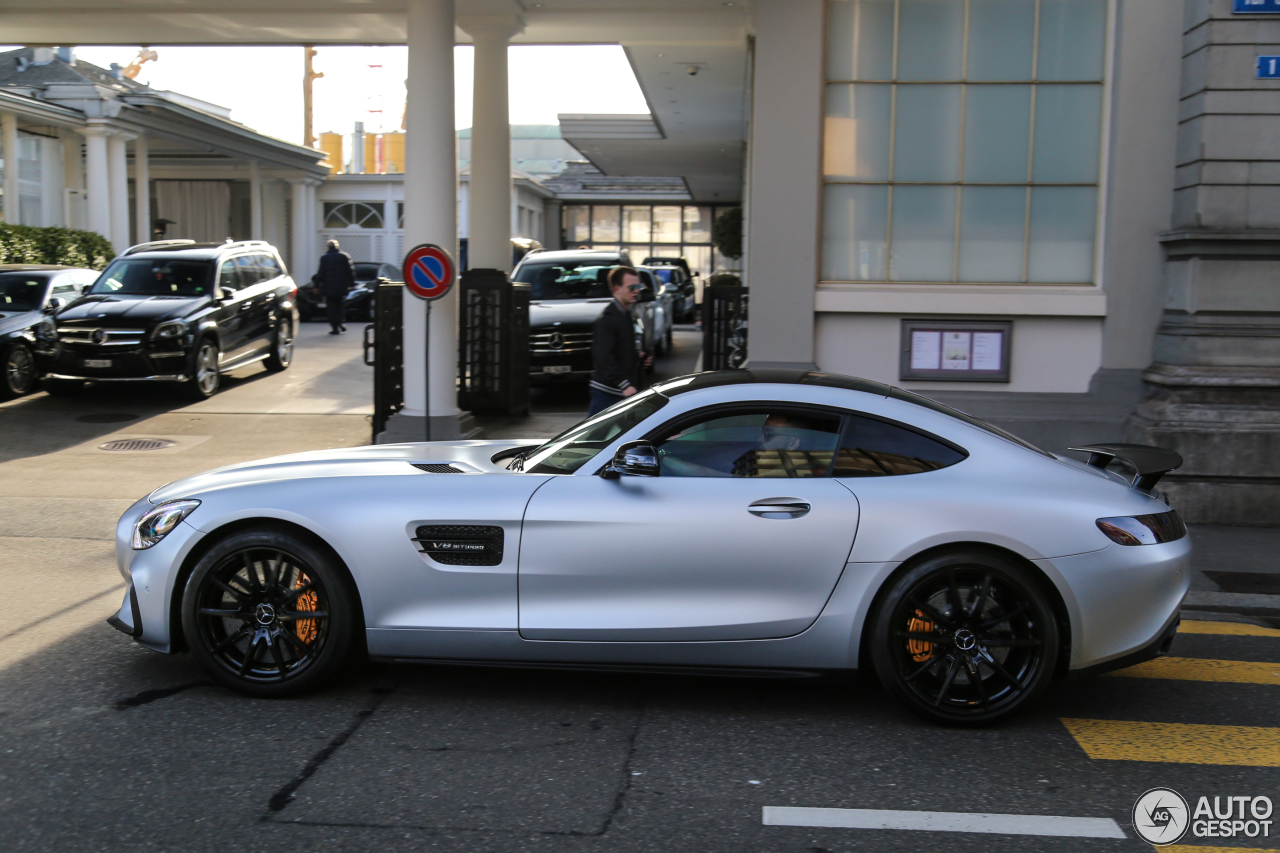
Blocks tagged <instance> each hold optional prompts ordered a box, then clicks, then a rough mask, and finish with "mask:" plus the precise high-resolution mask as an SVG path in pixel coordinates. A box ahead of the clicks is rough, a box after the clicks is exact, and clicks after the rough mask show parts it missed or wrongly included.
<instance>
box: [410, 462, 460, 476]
mask: <svg viewBox="0 0 1280 853" xmlns="http://www.w3.org/2000/svg"><path fill="white" fill-rule="evenodd" d="M409 464H410V465H412V466H413V467H414V468H417V469H418V470H419V471H426V472H427V473H428V474H461V473H463V471H462V469H461V468H458V467H456V466H453V465H450V464H448V463H447V462H410V463H409Z"/></svg>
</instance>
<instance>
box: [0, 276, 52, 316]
mask: <svg viewBox="0 0 1280 853" xmlns="http://www.w3.org/2000/svg"><path fill="white" fill-rule="evenodd" d="M46 282H47V279H45V278H44V277H43V276H33V275H31V274H30V273H0V311H35V310H36V309H37V308H39V307H40V306H41V304H42V303H43V302H44V287H45V284H46Z"/></svg>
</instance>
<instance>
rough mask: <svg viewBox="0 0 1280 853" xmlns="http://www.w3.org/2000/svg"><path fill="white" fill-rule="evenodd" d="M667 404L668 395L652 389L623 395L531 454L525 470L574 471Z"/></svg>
mask: <svg viewBox="0 0 1280 853" xmlns="http://www.w3.org/2000/svg"><path fill="white" fill-rule="evenodd" d="M666 404H667V398H666V397H664V396H662V395H661V394H659V393H658V392H657V391H654V390H653V389H652V388H650V389H649V390H648V391H642V392H640V393H639V394H633V395H632V396H630V397H623V398H622V400H621V402H618V403H614V404H613V405H612V406H610V407H609V408H607V409H605V410H604V411H603V412H601V413H600V414H598V415H596V416H595V417H594V418H588V419H587V420H585V421H583V422H582V423H580V424H577V425H576V426H574V427H573V428H572V429H569V430H566V431H565V432H562V433H560V434H559V435H557V436H556V437H555V438H553V439H551V440H550V441H548V442H547V443H546V444H544V445H542V446H541V447H539V448H538V449H537V450H535V451H533V453H531V454H530V455H529V458H528V460H527V461H526V462H525V466H524V470H525V471H526V472H527V473H530V474H572V473H573V472H574V471H577V470H578V469H579V468H581V467H582V466H583V465H585V464H587V462H589V461H590V460H591V458H592V457H594V456H595V455H596V454H598V453H599V452H600V451H601V450H603V449H604V448H606V447H607V446H609V444H610V443H611V442H612V441H613V440H614V439H615V438H617V437H618V436H620V435H622V434H623V433H624V432H627V431H628V430H630V429H631V428H632V427H634V426H635V425H636V424H638V423H640V422H641V421H643V420H644V419H645V418H647V417H649V416H650V415H652V414H653V413H654V412H656V411H658V409H661V408H662V407H663V406H665V405H666Z"/></svg>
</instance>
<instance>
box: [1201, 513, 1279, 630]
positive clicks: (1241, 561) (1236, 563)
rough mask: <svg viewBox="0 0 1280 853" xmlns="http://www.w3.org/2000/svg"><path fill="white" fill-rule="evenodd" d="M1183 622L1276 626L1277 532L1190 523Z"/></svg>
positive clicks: (1272, 529)
mask: <svg viewBox="0 0 1280 853" xmlns="http://www.w3.org/2000/svg"><path fill="white" fill-rule="evenodd" d="M1190 530H1191V543H1192V549H1191V592H1189V593H1188V594H1187V600H1186V602H1185V603H1184V604H1183V606H1182V615H1183V618H1186V619H1210V620H1219V621H1224V622H1252V623H1255V624H1259V625H1265V626H1267V627H1270V628H1280V559H1277V555H1280V528H1274V527H1225V526H1218V525H1207V524H1206V525H1195V526H1192V527H1191V528H1190Z"/></svg>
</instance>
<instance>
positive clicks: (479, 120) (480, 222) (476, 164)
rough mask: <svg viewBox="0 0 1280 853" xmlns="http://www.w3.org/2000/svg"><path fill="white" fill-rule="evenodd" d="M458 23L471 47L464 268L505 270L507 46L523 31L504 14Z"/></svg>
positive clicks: (508, 176) (508, 149)
mask: <svg viewBox="0 0 1280 853" xmlns="http://www.w3.org/2000/svg"><path fill="white" fill-rule="evenodd" d="M461 23H462V27H463V29H465V30H466V31H467V32H469V33H470V34H471V38H472V41H473V42H474V43H475V86H474V94H473V96H472V107H471V205H470V207H471V210H470V217H471V218H470V221H469V222H468V224H467V247H468V249H467V256H468V263H469V265H470V266H472V267H485V268H488V269H500V270H504V271H509V270H510V269H511V226H512V223H511V217H512V193H511V123H510V115H509V110H508V106H507V101H508V96H507V45H508V42H510V40H511V37H512V36H513V35H515V34H516V33H518V32H520V30H522V29H523V28H524V26H523V22H522V21H521V20H520V19H519V18H517V17H515V16H509V15H492V16H490V15H484V16H479V17H477V18H474V19H472V18H468V19H464V20H463V21H462V22H461Z"/></svg>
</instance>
